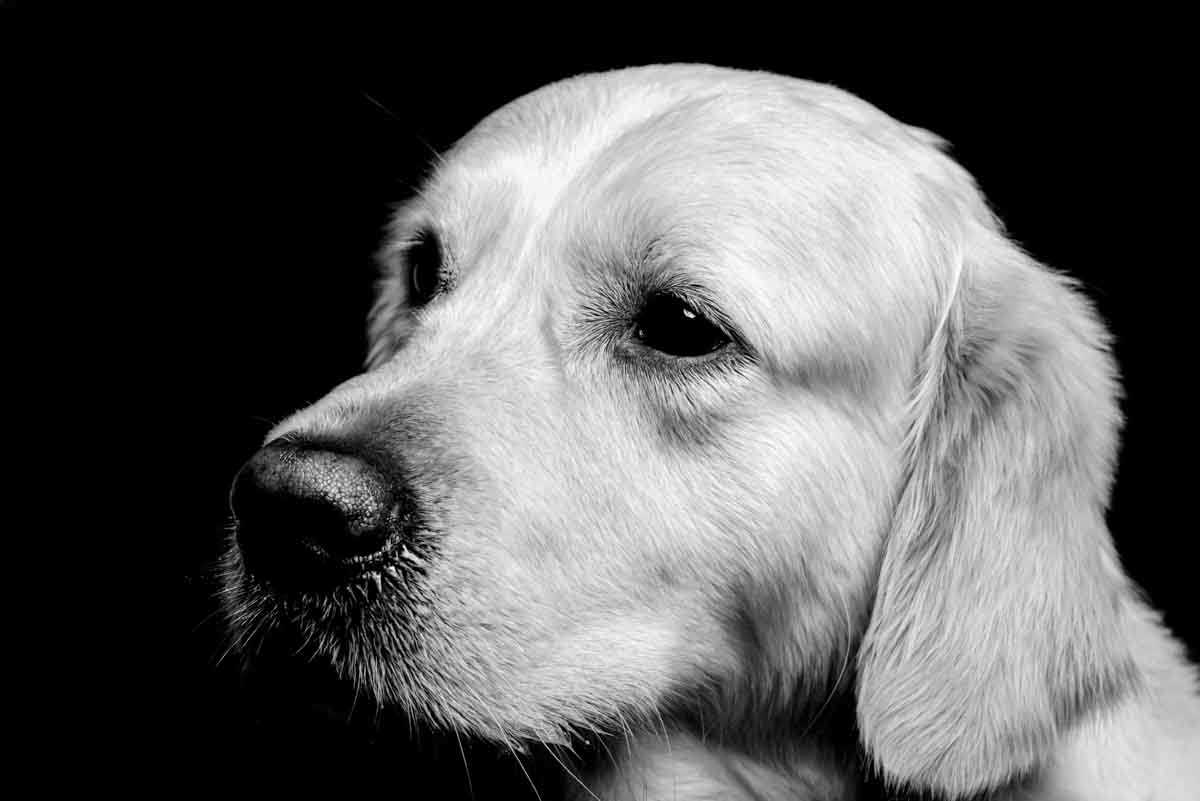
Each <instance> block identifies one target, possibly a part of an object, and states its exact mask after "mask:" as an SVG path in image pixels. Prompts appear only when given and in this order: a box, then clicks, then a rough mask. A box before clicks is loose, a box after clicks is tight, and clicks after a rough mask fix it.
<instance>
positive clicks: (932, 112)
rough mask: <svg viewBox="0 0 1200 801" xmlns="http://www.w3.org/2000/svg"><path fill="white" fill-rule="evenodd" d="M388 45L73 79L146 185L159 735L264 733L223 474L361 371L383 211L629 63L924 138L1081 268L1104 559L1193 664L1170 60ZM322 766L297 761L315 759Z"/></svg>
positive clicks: (1100, 48) (1184, 296) (218, 752)
mask: <svg viewBox="0 0 1200 801" xmlns="http://www.w3.org/2000/svg"><path fill="white" fill-rule="evenodd" d="M430 35H431V36H432V35H436V34H430ZM406 36H408V37H412V36H413V33H412V32H409V33H407V34H406ZM407 44H411V42H409V43H397V45H396V48H395V49H394V50H390V49H388V48H386V47H384V48H381V49H379V50H375V51H373V52H369V53H365V54H363V53H359V54H357V57H356V58H355V59H354V60H353V61H352V62H350V64H349V65H347V63H346V62H344V61H342V60H341V59H326V60H324V61H322V60H321V56H322V55H325V54H322V53H320V52H317V53H310V54H308V55H310V56H312V58H306V57H303V56H302V55H300V54H297V53H295V52H290V53H289V54H288V55H287V56H286V57H277V54H275V53H270V54H265V53H264V54H262V55H261V57H256V56H250V55H248V54H247V52H246V50H245V49H240V50H239V51H238V54H237V55H236V56H234V55H232V54H230V53H226V52H224V51H223V50H222V49H221V47H220V46H217V45H214V46H213V47H212V48H209V49H201V50H197V51H194V52H191V53H190V54H189V55H188V56H186V57H184V58H175V59H172V60H171V62H170V66H169V68H163V69H162V70H160V69H159V68H158V67H157V66H156V65H158V64H159V63H160V62H158V61H155V60H150V61H148V62H147V63H143V64H140V65H137V66H136V67H135V68H134V69H132V70H129V71H125V72H123V73H122V77H121V78H120V79H119V80H117V81H116V82H115V83H113V84H111V85H109V84H103V83H102V85H101V86H99V87H98V91H100V92H101V93H103V92H104V91H110V92H112V94H113V97H114V98H116V97H118V96H119V98H120V104H121V105H122V106H124V105H125V104H130V105H131V106H132V107H133V108H132V113H131V114H130V117H129V119H136V120H137V125H136V128H137V130H133V131H130V133H129V136H130V138H131V141H132V148H129V144H130V143H129V142H126V150H125V151H123V152H129V150H130V149H131V150H132V151H133V155H132V156H131V158H133V159H134V160H135V161H136V162H137V169H138V170H139V171H145V172H147V173H149V174H150V176H149V180H148V181H147V182H146V183H145V184H143V186H144V187H145V189H144V191H145V192H146V193H148V194H147V196H145V197H141V198H139V200H138V203H137V208H138V209H140V210H144V211H145V226H146V228H147V229H153V230H152V231H151V230H147V232H146V240H147V241H153V242H154V243H155V245H156V248H155V255H154V258H153V259H152V260H151V263H148V264H146V265H145V267H143V266H141V264H139V265H138V266H137V267H132V266H131V267H130V269H131V270H134V271H135V272H136V274H135V275H133V276H130V278H131V280H132V283H133V284H134V285H136V286H137V287H139V290H140V291H141V292H143V293H145V294H146V296H147V297H148V298H150V302H151V303H152V304H153V305H154V306H155V308H156V310H157V311H156V315H163V314H165V319H157V320H156V322H155V323H154V324H155V325H156V326H159V327H160V328H159V329H158V330H164V329H163V328H161V327H162V326H166V329H165V330H166V331H169V347H170V354H171V355H170V359H169V362H170V363H169V365H167V366H165V367H162V368H159V367H158V366H156V367H155V369H163V370H167V371H169V372H170V373H171V375H170V381H171V386H172V387H174V390H173V391H172V392H170V393H168V394H165V395H164V396H163V397H161V398H158V399H157V400H156V405H157V406H158V407H159V408H158V409H157V411H158V412H159V413H163V414H165V415H166V416H168V417H173V418H174V419H175V420H176V424H175V427H176V430H178V427H179V426H181V425H182V423H181V422H180V421H186V426H184V428H185V430H186V441H187V451H186V457H185V458H183V459H181V460H179V461H175V462H173V463H172V464H171V466H170V471H171V476H172V479H173V480H172V483H173V484H174V489H175V490H176V492H177V497H176V496H173V500H172V503H173V505H174V506H175V510H176V511H175V514H176V518H175V520H176V522H175V524H174V525H173V526H172V530H173V533H172V537H173V544H175V545H177V546H178V548H177V549H174V548H173V549H169V552H170V553H171V562H170V568H169V571H168V572H169V575H170V577H171V580H172V581H177V582H178V584H177V586H178V587H180V588H182V592H183V604H182V606H181V607H180V610H179V612H178V614H177V615H175V614H172V620H171V623H170V624H169V625H170V627H171V630H172V631H174V632H177V633H178V634H179V635H180V638H181V640H182V642H183V650H182V660H181V663H182V665H181V666H182V670H181V672H180V673H179V675H178V679H177V680H175V681H173V682H172V683H171V686H170V687H169V688H168V689H166V690H165V693H166V697H165V698H163V699H162V701H163V704H164V706H165V707H166V708H167V709H169V716H170V717H171V718H172V719H173V722H174V723H175V724H177V731H176V730H174V729H173V731H174V732H175V733H173V734H171V735H169V736H170V737H173V738H176V739H174V740H171V743H177V744H178V746H179V747H178V748H175V747H174V746H172V747H173V750H176V751H180V752H182V753H184V754H185V758H186V759H188V760H189V762H190V763H191V764H192V765H193V766H194V768H195V769H196V771H197V772H203V769H204V768H205V767H206V766H211V765H214V764H218V763H219V762H220V761H221V760H225V759H228V758H230V756H231V755H234V754H239V753H241V754H247V753H255V752H261V751H263V750H264V749H268V748H269V747H270V746H271V745H272V744H271V743H268V742H267V740H268V739H270V738H276V740H277V738H278V737H279V732H278V731H277V730H272V729H268V728H264V727H263V726H261V725H258V724H255V723H254V720H253V715H252V714H251V713H250V712H249V711H248V708H247V704H246V702H245V701H244V699H242V698H241V697H240V696H239V694H238V691H237V683H236V679H235V677H234V676H233V675H231V672H230V671H229V670H228V669H226V668H219V669H218V668H216V667H214V664H215V661H216V655H217V653H218V652H219V647H220V645H219V638H218V634H217V631H216V626H215V625H214V623H213V620H212V619H211V618H210V617H208V616H209V614H210V613H211V612H212V610H213V608H214V604H213V601H212V598H211V592H212V589H213V588H212V586H211V582H210V580H209V572H210V568H211V565H212V562H213V560H214V559H215V558H216V556H217V554H218V553H219V550H220V547H221V544H222V541H223V538H224V536H225V525H226V522H227V508H226V493H227V488H228V484H229V481H230V479H231V478H232V477H233V475H234V473H235V471H236V470H237V468H238V466H239V465H240V464H241V463H242V462H243V461H244V460H245V459H246V458H247V457H248V456H249V455H250V454H251V453H252V452H253V451H254V449H255V448H256V447H257V446H258V445H259V444H260V441H261V438H262V437H263V435H264V434H265V432H266V431H267V430H268V428H269V427H270V426H271V424H273V423H274V422H277V421H278V420H280V419H282V418H283V417H285V416H286V415H287V414H289V413H290V412H292V411H294V410H296V409H298V408H300V407H302V406H304V405H306V404H308V403H311V402H312V401H315V400H317V399H318V398H319V397H321V396H322V395H323V394H324V392H325V391H327V390H328V389H329V388H331V387H332V386H333V385H334V384H336V383H337V382H339V381H341V380H343V379H345V378H347V377H349V376H351V375H353V374H355V373H357V372H359V371H360V370H361V364H362V359H363V356H364V353H365V337H364V318H365V313H366V310H367V307H368V304H369V302H370V284H371V280H372V278H373V275H374V269H375V268H374V266H373V264H372V261H371V256H372V253H373V251H374V249H375V248H376V247H377V245H378V244H379V241H380V232H381V229H382V227H383V225H384V223H385V221H386V219H387V215H388V210H389V206H390V205H391V204H393V203H395V202H398V201H400V200H402V199H404V198H405V197H406V196H407V195H408V193H409V192H410V191H411V189H412V187H413V186H414V185H415V184H416V183H417V182H418V181H419V180H420V178H421V176H422V175H423V173H424V171H425V169H426V167H427V165H428V164H429V162H430V159H431V156H432V154H433V153H434V152H437V151H442V150H444V149H445V148H446V147H448V146H449V145H450V144H452V143H453V141H454V140H455V139H456V138H457V137H458V136H460V135H461V134H463V133H464V132H466V131H467V130H468V129H469V128H470V127H471V125H472V124H473V123H474V122H476V121H477V120H478V119H480V118H481V117H482V116H483V115H485V114H486V113H488V112H489V111H491V110H493V109H494V108H496V107H498V106H499V105H502V104H503V103H504V102H506V101H508V100H511V99H513V98H515V97H517V96H519V95H521V94H523V93H525V92H527V91H530V90H532V89H535V88H537V87H538V86H540V85H542V84H544V83H546V82H549V81H551V80H554V79H557V78H561V77H566V76H569V75H572V74H575V73H578V72H585V71H592V70H598V69H607V68H613V67H620V66H626V65H633V64H640V63H651V62H660V61H704V62H710V63H718V64H724V65H728V66H738V67H744V68H754V69H768V70H772V71H778V72H783V73H787V74H792V75H796V76H799V77H805V78H810V79H815V80H821V81H828V82H832V83H835V84H837V85H839V86H841V87H842V88H844V89H847V90H850V91H851V92H854V93H856V94H858V95H860V96H861V97H863V98H865V99H866V100H868V101H870V102H872V103H874V104H876V105H877V106H879V107H881V108H882V109H883V110H885V111H886V112H888V113H890V114H891V115H893V116H895V117H897V118H899V119H901V120H902V121H904V122H908V123H912V124H916V125H919V126H922V127H925V128H928V129H930V130H932V131H934V132H936V133H938V134H939V135H941V136H943V137H944V138H946V139H947V140H949V142H950V143H951V144H952V146H953V150H952V152H953V154H954V156H955V157H956V158H957V159H958V160H959V161H960V162H962V163H963V164H964V165H965V166H966V167H967V169H968V170H970V171H971V172H972V173H973V174H974V175H975V176H976V178H977V179H978V181H979V183H980V185H981V186H982V188H983V190H984V192H985V194H986V195H987V196H988V198H989V200H990V201H991V203H992V204H993V206H994V207H995V208H996V210H997V211H998V213H999V214H1000V216H1001V218H1002V219H1003V220H1005V222H1006V223H1007V225H1008V227H1009V230H1010V233H1011V234H1012V235H1013V236H1014V237H1015V238H1016V239H1017V240H1018V241H1020V242H1021V243H1022V244H1023V245H1024V246H1025V247H1026V248H1027V249H1028V250H1029V251H1031V252H1032V253H1033V255H1034V256H1035V257H1037V258H1039V259H1040V260H1042V261H1044V262H1046V263H1048V264H1050V265H1052V266H1055V267H1057V268H1060V269H1064V270H1066V271H1068V272H1070V273H1072V274H1074V275H1076V276H1078V277H1079V278H1081V279H1083V281H1084V282H1085V284H1086V286H1087V288H1088V291H1089V294H1090V295H1091V297H1092V298H1093V299H1094V300H1095V302H1096V303H1097V305H1098V307H1099V310H1100V312H1101V314H1102V315H1103V317H1104V318H1105V319H1106V320H1107V321H1108V323H1109V325H1110V327H1111V328H1112V330H1113V331H1114V332H1115V334H1116V343H1117V344H1116V352H1117V357H1118V360H1119V362H1120V364H1121V367H1122V371H1123V375H1124V385H1125V390H1126V399H1125V401H1124V404H1123V406H1124V410H1125V414H1126V417H1127V424H1126V429H1125V437H1124V446H1123V451H1122V458H1121V464H1120V470H1119V474H1118V483H1117V486H1116V491H1115V494H1114V497H1113V503H1112V508H1111V511H1110V515H1109V522H1110V526H1111V529H1112V531H1113V535H1114V537H1115V539H1116V541H1117V544H1118V547H1119V549H1120V552H1121V555H1122V559H1123V562H1124V565H1125V567H1126V569H1127V570H1128V572H1129V573H1130V574H1131V575H1132V576H1133V577H1134V579H1135V580H1136V581H1137V582H1138V583H1139V584H1140V585H1141V586H1142V587H1143V588H1145V589H1146V591H1147V592H1148V594H1149V596H1150V597H1151V599H1152V601H1153V603H1154V604H1155V605H1156V606H1157V607H1158V608H1160V609H1162V610H1164V612H1165V615H1166V619H1167V622H1168V623H1169V625H1171V626H1172V628H1173V629H1174V630H1175V631H1176V632H1177V633H1178V634H1179V635H1181V636H1182V637H1184V638H1185V639H1186V641H1187V642H1188V643H1189V645H1190V646H1191V648H1192V651H1193V653H1195V651H1196V649H1197V647H1200V631H1198V628H1197V623H1198V621H1197V616H1196V614H1195V605H1194V603H1193V593H1192V592H1191V588H1192V584H1193V583H1194V581H1195V580H1196V572H1195V568H1194V567H1193V564H1192V562H1191V561H1190V559H1191V544H1190V540H1191V538H1192V536H1193V529H1192V524H1191V522H1190V521H1189V520H1188V518H1187V517H1186V516H1185V515H1184V510H1185V507H1190V506H1191V505H1192V498H1191V487H1190V478H1191V477H1190V474H1189V475H1185V471H1187V470H1190V466H1188V460H1186V459H1185V460H1184V465H1185V466H1184V467H1180V466H1179V464H1178V459H1177V456H1176V453H1177V451H1178V450H1180V449H1182V447H1183V446H1182V444H1181V437H1182V436H1185V435H1186V436H1190V432H1187V433H1186V434H1185V432H1182V431H1181V430H1180V429H1181V425H1180V421H1181V420H1186V419H1188V418H1187V414H1188V413H1189V411H1190V410H1189V409H1186V408H1185V406H1188V405H1190V404H1189V403H1188V401H1187V400H1186V397H1185V394H1184V392H1183V390H1182V386H1181V384H1182V382H1183V379H1182V378H1181V377H1180V376H1181V375H1182V374H1183V366H1184V365H1187V364H1188V363H1189V359H1188V357H1189V356H1190V353H1189V345H1190V337H1188V336H1186V335H1185V333H1184V326H1185V325H1190V324H1191V320H1190V318H1189V316H1188V315H1189V312H1188V311H1187V309H1186V306H1187V305H1188V303H1189V298H1188V295H1189V292H1188V290H1186V289H1184V284H1183V282H1184V280H1185V277H1187V280H1190V272H1191V269H1192V263H1193V262H1194V257H1192V256H1191V254H1190V252H1189V251H1188V250H1187V248H1188V247H1190V242H1189V240H1188V237H1187V235H1186V232H1187V230H1188V226H1189V225H1190V221H1189V220H1188V219H1187V217H1188V216H1189V215H1190V214H1191V210H1190V209H1184V208H1182V207H1181V206H1179V205H1177V203H1176V202H1175V201H1174V200H1173V198H1174V197H1175V195H1176V191H1177V187H1178V184H1179V183H1180V182H1181V181H1183V180H1184V179H1183V176H1182V174H1181V171H1182V170H1183V169H1184V167H1183V166H1182V163H1183V161H1184V159H1183V157H1182V156H1181V154H1182V153H1184V152H1186V150H1187V142H1186V140H1187V139H1188V135H1187V133H1186V129H1185V128H1184V127H1183V120H1184V115H1183V113H1182V111H1179V110H1178V109H1180V102H1179V98H1180V97H1181V96H1182V95H1184V94H1186V92H1185V90H1184V86H1183V80H1182V78H1181V75H1180V73H1179V72H1178V71H1177V70H1176V69H1175V67H1174V66H1173V63H1172V62H1171V60H1170V57H1169V56H1170V54H1162V53H1159V54H1157V57H1156V58H1155V59H1154V60H1147V59H1146V58H1145V57H1144V56H1141V55H1138V56H1134V55H1133V54H1132V53H1131V51H1129V50H1128V49H1126V48H1113V47H1108V46H1106V45H1097V46H1095V47H1092V48H1079V49H1076V50H1070V51H1064V50H1062V49H1060V48H1049V49H1047V50H1045V51H1036V52H1035V51H1034V50H1033V49H1029V50H1026V49H1024V48H1023V47H1022V46H1017V47H1016V48H1015V49H1014V48H1013V47H1009V48H1007V49H1006V50H1004V51H998V52H996V53H983V52H972V51H971V48H969V47H964V46H962V45H959V46H957V48H956V49H955V50H954V51H953V52H949V53H948V52H944V51H943V52H937V51H934V52H930V50H928V49H924V48H917V47H914V48H911V49H908V48H903V47H902V48H899V49H897V50H895V51H883V50H881V51H870V52H869V53H866V52H864V51H863V50H861V49H860V50H846V51H841V52H839V53H837V54H836V55H829V54H826V53H823V54H820V55H817V54H814V53H809V52H807V51H804V52H800V51H803V48H797V47H785V48H775V50H773V51H772V50H770V49H768V48H762V47H758V46H748V45H742V46H738V45H733V44H729V43H724V44H721V45H719V46H718V45H713V46H708V47H701V46H679V45H669V44H663V43H657V44H654V45H646V46H644V47H633V46H623V45H612V46H608V47H591V48H588V49H587V51H586V52H583V51H581V50H573V49H572V48H568V47H560V48H558V50H557V51H556V52H554V53H549V52H546V51H545V50H543V49H541V48H539V47H537V46H536V45H534V44H529V45H524V46H522V47H521V48H508V49H506V48H500V49H495V50H492V51H489V52H487V53H486V54H484V53H481V52H479V51H474V50H467V49H464V51H462V52H453V51H450V50H448V49H441V48H436V47H428V48H425V49H423V50H421V51H420V52H414V51H413V49H412V48H411V47H408V46H402V45H407ZM1018 44H1019V43H1018ZM402 51H403V52H402ZM334 63H336V64H337V66H336V67H335V66H333V65H334ZM101 96H102V97H103V95H101ZM116 102H117V101H116V100H114V104H115V103H116ZM162 337H163V335H162V334H159V335H157V338H158V340H159V341H161V339H162ZM1185 481H1186V483H1185ZM160 692H163V691H160ZM178 724H181V725H178ZM164 736H167V735H164ZM275 744H277V742H275ZM345 758H346V757H345V756H344V755H341V756H330V757H329V762H328V763H327V764H321V763H319V762H318V763H312V764H311V765H310V767H311V768H312V769H313V770H314V771H317V769H318V768H329V769H331V770H338V769H341V768H342V767H344V760H345ZM318 772H319V771H318Z"/></svg>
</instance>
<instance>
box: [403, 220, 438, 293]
mask: <svg viewBox="0 0 1200 801" xmlns="http://www.w3.org/2000/svg"><path fill="white" fill-rule="evenodd" d="M405 258H406V261H407V264H408V288H409V293H408V296H409V299H410V302H411V303H412V305H414V306H421V305H424V304H425V303H428V302H429V300H430V299H431V298H432V297H433V296H434V295H436V294H437V293H438V290H439V289H441V285H442V245H441V243H440V242H438V238H437V235H436V234H434V233H432V232H429V231H426V232H423V233H421V234H419V235H418V236H417V239H416V241H415V242H413V244H412V245H411V246H410V247H409V248H408V251H407V253H406V254H405Z"/></svg>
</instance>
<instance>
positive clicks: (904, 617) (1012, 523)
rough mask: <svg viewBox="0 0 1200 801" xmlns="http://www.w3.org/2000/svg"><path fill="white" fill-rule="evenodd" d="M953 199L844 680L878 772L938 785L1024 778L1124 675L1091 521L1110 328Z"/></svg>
mask: <svg viewBox="0 0 1200 801" xmlns="http://www.w3.org/2000/svg"><path fill="white" fill-rule="evenodd" d="M968 202H969V203H971V204H972V205H975V204H976V203H977V202H978V201H977V196H976V200H973V201H972V200H970V199H969V198H968ZM958 208H959V212H957V216H958V217H960V218H966V219H964V220H962V222H961V229H960V233H957V234H954V235H952V237H951V238H952V239H955V240H957V241H958V242H959V243H960V244H959V245H958V246H957V248H956V250H957V252H956V254H955V255H954V256H953V257H952V258H951V261H953V262H955V263H954V264H953V269H952V270H951V273H952V274H954V275H956V276H957V277H956V278H955V279H954V280H953V281H952V289H951V290H950V291H949V292H947V295H948V299H947V300H946V304H945V306H944V314H943V316H942V317H941V319H938V320H935V321H933V322H934V324H933V328H934V333H933V337H932V344H931V346H930V349H929V351H928V354H927V357H926V358H925V359H924V363H923V364H921V365H920V366H919V369H918V380H917V383H916V388H915V390H914V395H913V400H912V406H911V408H910V411H911V414H912V416H911V418H910V420H911V426H912V427H911V430H910V431H911V433H910V436H909V438H908V441H907V443H906V445H907V449H908V453H907V465H906V466H907V471H908V472H907V475H906V479H905V481H904V484H903V487H902V491H901V495H900V498H899V501H898V504H897V507H896V513H895V518H894V521H893V526H892V530H891V532H890V534H889V541H888V543H887V545H886V549H885V552H884V556H883V560H882V566H881V574H880V581H879V588H878V594H877V597H876V600H875V607H874V610H873V613H872V618H871V622H870V625H869V627H868V630H867V633H866V636H865V639H864V642H863V646H862V648H861V650H860V654H859V677H858V719H859V726H860V732H861V736H862V739H863V743H864V745H865V747H866V750H867V752H868V754H869V755H870V757H871V759H872V761H873V763H874V764H875V766H876V768H877V769H878V770H879V771H880V772H881V774H882V775H883V776H884V777H885V778H886V779H887V780H888V781H889V782H890V783H894V784H896V785H899V786H903V787H906V788H909V789H915V790H920V791H926V792H932V793H934V794H936V795H941V796H946V797H951V798H957V797H961V796H964V795H968V794H971V793H975V792H980V791H984V790H987V789H990V788H996V787H1000V786H1003V785H1005V784H1006V783H1008V782H1010V781H1014V780H1018V779H1020V778H1021V777H1022V776H1024V775H1027V774H1028V773H1030V772H1031V771H1032V770H1034V769H1035V768H1036V767H1037V766H1038V765H1039V763H1040V761H1041V760H1042V759H1044V758H1045V757H1046V755H1047V754H1048V753H1049V751H1050V747H1051V746H1052V745H1053V744H1054V743H1056V742H1057V739H1058V737H1059V735H1060V734H1061V733H1062V732H1063V731H1064V730H1065V729H1066V728H1067V727H1069V726H1070V725H1071V724H1072V723H1073V722H1074V721H1076V720H1077V719H1079V718H1080V717H1081V716H1082V715H1084V714H1086V713H1088V712H1089V711H1091V710H1093V709H1095V708H1098V707H1103V706H1104V705H1106V704H1108V703H1111V702H1112V701H1114V700H1115V699H1116V698H1117V697H1119V696H1121V695H1122V694H1123V693H1124V692H1126V691H1127V690H1128V689H1129V688H1130V687H1131V685H1132V684H1133V683H1134V682H1135V675H1136V674H1135V672H1134V669H1133V664H1132V661H1131V657H1130V654H1129V653H1128V647H1127V646H1126V644H1125V640H1124V638H1123V636H1122V629H1121V621H1120V618H1119V611H1118V607H1119V603H1118V601H1119V598H1120V597H1121V594H1122V593H1126V592H1128V591H1129V590H1128V585H1127V582H1126V580H1125V579H1124V577H1123V575H1122V573H1121V571H1120V568H1119V565H1118V562H1117V559H1116V556H1115V553H1114V551H1113V547H1112V544H1111V542H1110V539H1109V535H1108V531H1107V529H1106V526H1105V522H1104V513H1105V508H1106V505H1107V501H1108V495H1109V489H1110V484H1111V478H1112V471H1113V464H1114V460H1115V454H1116V446H1117V432H1118V428H1119V423H1120V414H1119V410H1118V408H1117V396H1118V383H1117V377H1116V370H1115V366H1114V363H1113V361H1112V359H1111V357H1110V355H1109V352H1108V337H1107V334H1106V332H1105V330H1104V328H1103V326H1102V324H1101V323H1100V321H1099V320H1098V319H1097V317H1096V315H1095V313H1094V312H1093V311H1092V309H1091V308H1090V305H1089V304H1088V302H1087V300H1086V299H1085V298H1084V297H1083V296H1082V295H1081V294H1080V293H1079V292H1078V291H1077V289H1076V288H1075V287H1074V285H1073V284H1072V282H1071V281H1070V280H1069V279H1067V278H1065V277H1063V276H1061V275H1059V274H1057V273H1054V272H1052V271H1050V270H1049V269H1047V268H1045V267H1043V266H1041V265H1039V264H1037V263H1036V262H1034V261H1033V260H1032V259H1030V258H1029V257H1028V256H1026V255H1025V254H1024V253H1023V252H1022V251H1021V250H1020V249H1019V248H1018V247H1016V246H1015V245H1014V244H1012V243H1011V242H1010V241H1008V240H1007V239H1006V238H1005V236H1004V235H1003V234H1002V233H1001V232H1000V231H999V230H998V226H997V225H996V224H995V223H994V222H993V221H992V220H990V219H984V218H983V215H980V214H978V211H977V209H978V207H977V206H976V208H973V209H971V210H970V211H968V210H966V209H964V208H963V206H962V204H961V203H960V204H958Z"/></svg>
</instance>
